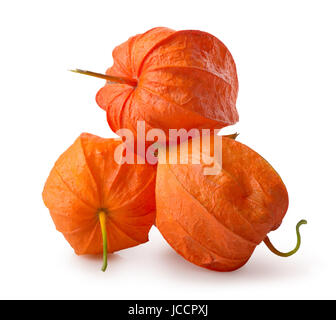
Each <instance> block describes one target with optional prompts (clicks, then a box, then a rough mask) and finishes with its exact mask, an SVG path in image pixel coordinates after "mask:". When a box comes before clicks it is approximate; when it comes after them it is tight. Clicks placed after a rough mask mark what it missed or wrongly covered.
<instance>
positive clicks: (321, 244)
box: [0, 0, 336, 299]
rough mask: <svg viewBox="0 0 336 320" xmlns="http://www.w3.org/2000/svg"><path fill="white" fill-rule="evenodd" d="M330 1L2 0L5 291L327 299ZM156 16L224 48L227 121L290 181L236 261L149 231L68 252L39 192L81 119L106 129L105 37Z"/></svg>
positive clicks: (108, 43)
mask: <svg viewBox="0 0 336 320" xmlns="http://www.w3.org/2000/svg"><path fill="white" fill-rule="evenodd" d="M335 13H336V5H335V2H334V1H284V0H283V1H237V0H235V1H223V0H221V1H211V0H207V1H204V0H203V1H195V0H194V1H181V0H178V1H174V0H170V1H157V0H156V1H98V0H97V1H83V0H82V1H53V2H52V1H33V0H31V1H1V4H0V30H1V38H0V45H1V48H0V85H1V86H0V88H1V89H0V90H1V93H0V103H1V109H0V110H1V111H0V112H1V117H0V124H1V126H0V130H1V157H0V170H1V175H0V187H1V190H0V195H1V213H0V214H1V220H0V221H1V222H0V298H32V299H35V298H63V299H67V298H93V299H96V298H97V299H98V298H103V299H105V298H107V299H154V298H155V299H161V298H162V299H164V298H166V299H173V298H174V299H182V298H183V299H237V298H242V299H246V298H257V299H259V298H271V299H273V298H281V299H294V298H296V299H300V298H336V294H335V285H336V276H335V270H336V256H335V255H336V250H335V235H336V232H335V228H336V209H335V198H336V183H335V182H336V180H335V179H336V175H335V164H336V161H335V160H336V159H335V143H336V135H335V120H336V111H335V110H336V98H335V89H336V88H335V85H336V81H335V79H336V68H335V67H336V41H335V32H336V22H335V21H336V19H335ZM155 26H167V27H170V28H173V29H177V30H180V29H200V30H204V31H207V32H210V33H212V34H214V35H216V36H217V37H218V38H219V39H221V40H222V41H223V42H224V43H225V44H226V45H227V46H228V48H229V49H230V51H231V53H232V54H233V56H234V58H235V61H236V64H237V68H238V75H239V81H240V92H239V98H238V103H237V107H238V111H239V113H240V122H239V124H238V125H236V126H235V127H231V128H226V130H225V132H234V131H236V130H238V131H239V132H240V136H239V139H238V140H239V141H241V142H243V143H245V144H247V145H249V146H250V147H252V148H254V149H255V150H256V151H257V152H259V153H260V154H261V155H263V156H264V157H265V158H266V159H267V160H268V161H269V162H270V163H271V164H272V165H273V166H274V167H275V168H276V170H277V171H278V172H279V173H280V175H281V176H282V178H283V180H284V182H285V184H286V185H287V188H288V192H289V196H290V207H289V211H288V213H287V216H286V217H285V219H284V222H283V224H282V226H281V227H280V228H279V229H278V230H277V231H276V232H273V233H271V234H270V238H271V239H272V241H273V242H274V243H275V245H276V246H277V247H278V248H279V249H280V250H283V251H286V250H290V249H292V247H293V246H294V245H295V241H296V238H295V224H296V222H297V221H298V220H300V219H301V218H306V219H307V220H308V225H306V226H303V227H302V229H301V230H302V247H301V249H300V251H299V253H298V254H297V255H295V256H293V257H290V258H287V259H284V258H280V257H277V256H274V255H272V254H271V253H270V252H269V251H268V250H267V248H266V247H265V246H264V245H263V244H261V245H260V246H259V247H258V248H257V249H256V251H255V253H254V254H253V256H252V258H251V259H250V261H249V262H248V264H247V265H245V266H244V267H243V268H242V269H240V270H238V271H236V272H233V273H217V272H213V271H208V270H205V269H201V268H199V267H196V266H194V265H192V264H190V263H188V262H186V261H184V260H183V259H182V258H181V257H179V256H178V255H177V254H175V252H174V251H173V250H172V249H170V247H169V246H168V245H167V243H166V242H165V241H164V240H163V238H162V237H161V235H160V234H159V232H158V231H157V230H156V229H155V228H153V229H152V231H151V233H150V242H148V243H146V244H144V245H141V246H139V247H136V248H132V249H128V250H125V251H123V252H119V253H116V254H114V255H111V256H110V258H109V267H108V270H107V272H106V273H102V272H101V271H100V267H101V257H97V258H95V257H78V256H76V255H75V254H74V253H73V251H72V249H71V248H70V246H69V245H68V244H67V242H66V241H65V240H64V238H63V236H62V235H61V234H60V233H58V232H57V231H56V230H55V227H54V225H53V222H52V220H51V218H50V216H49V213H48V210H47V209H46V208H45V207H44V205H43V202H42V197H41V192H42V189H43V185H44V182H45V180H46V178H47V176H48V173H49V171H50V169H51V168H52V166H53V163H54V161H55V160H56V159H57V157H58V156H59V155H60V154H61V153H62V152H63V151H64V150H65V149H66V148H67V147H68V146H69V145H70V144H71V143H72V142H73V141H74V140H75V138H76V137H77V136H78V135H79V134H80V133H81V132H83V131H86V132H91V133H94V134H97V135H100V136H103V137H111V136H112V132H111V131H110V129H109V127H108V125H107V123H106V121H105V113H104V111H102V110H101V109H100V108H98V106H97V105H96V103H95V99H94V98H95V93H96V91H97V90H98V89H99V88H100V87H101V86H102V85H103V84H104V81H102V80H99V79H94V78H89V77H84V76H81V75H76V74H73V73H70V72H68V71H67V69H69V68H84V69H89V70H94V71H97V72H104V71H105V69H106V68H107V67H108V66H110V65H112V58H111V52H112V49H113V48H114V46H116V45H118V44H120V43H121V42H123V41H125V40H127V39H128V37H130V36H132V35H134V34H136V33H142V32H144V31H146V30H147V29H149V28H152V27H155Z"/></svg>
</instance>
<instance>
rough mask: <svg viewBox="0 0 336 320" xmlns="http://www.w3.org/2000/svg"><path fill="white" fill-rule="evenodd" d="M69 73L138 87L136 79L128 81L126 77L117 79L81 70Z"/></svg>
mask: <svg viewBox="0 0 336 320" xmlns="http://www.w3.org/2000/svg"><path fill="white" fill-rule="evenodd" d="M69 71H71V72H75V73H80V74H84V75H86V76H91V77H95V78H100V79H105V80H107V81H110V82H116V83H123V84H128V85H130V86H133V87H136V85H137V81H136V80H134V79H128V78H124V77H115V76H110V75H108V74H103V73H97V72H93V71H87V70H81V69H74V70H69Z"/></svg>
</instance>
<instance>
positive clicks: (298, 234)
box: [264, 220, 307, 257]
mask: <svg viewBox="0 0 336 320" xmlns="http://www.w3.org/2000/svg"><path fill="white" fill-rule="evenodd" d="M303 224H307V221H306V220H300V221H299V222H298V223H297V225H296V237H297V243H296V247H295V248H294V249H293V250H292V251H289V252H280V251H279V250H277V249H275V248H274V246H273V244H272V243H271V241H270V239H269V238H268V237H266V238H265V240H264V243H265V244H266V246H267V247H268V249H270V250H271V251H272V252H273V253H275V254H276V255H278V256H280V257H289V256H291V255H293V254H294V253H296V252H297V251H298V250H299V248H300V245H301V235H300V231H299V228H300V226H301V225H303Z"/></svg>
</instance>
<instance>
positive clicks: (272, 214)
mask: <svg viewBox="0 0 336 320" xmlns="http://www.w3.org/2000/svg"><path fill="white" fill-rule="evenodd" d="M210 138H211V139H209V140H206V139H205V138H204V139H202V144H201V146H202V147H201V149H200V148H199V147H198V145H199V144H197V143H195V145H194V147H193V142H199V140H200V138H194V139H192V140H189V141H188V142H187V143H184V144H181V146H180V147H176V148H173V149H170V150H169V151H168V150H167V152H165V153H162V152H161V151H162V150H160V151H159V164H158V170H157V180H156V181H157V182H156V206H157V209H156V212H157V216H156V226H157V227H158V229H159V230H160V232H161V234H162V235H163V237H164V238H165V239H166V240H167V242H168V243H169V244H170V245H171V246H172V247H173V248H174V249H175V250H176V251H177V252H178V253H179V254H180V255H182V256H183V257H184V258H185V259H187V260H189V261H190V262H192V263H194V264H196V265H199V266H201V267H204V268H208V269H212V270H217V271H232V270H235V269H238V268H240V267H241V266H243V265H244V264H245V263H246V262H247V261H248V259H249V258H250V256H251V255H252V253H253V251H254V249H255V248H256V246H257V245H258V244H259V243H260V242H261V241H265V243H266V244H267V246H268V247H269V248H270V249H271V250H272V251H273V252H274V253H276V254H278V255H282V256H289V255H292V254H293V253H295V252H296V251H297V250H298V248H299V246H300V240H301V239H300V234H299V232H298V227H299V226H300V225H301V224H303V223H306V221H304V220H302V221H300V222H299V224H298V226H297V236H298V244H297V246H296V248H295V249H294V250H292V251H291V252H289V253H281V252H279V251H277V250H276V249H275V248H274V247H273V246H272V245H271V243H270V241H269V239H268V238H267V234H268V233H269V232H270V231H272V230H275V229H277V228H278V227H279V226H280V224H281V222H282V219H283V217H284V216H285V213H286V211H287V208H288V194H287V190H286V187H285V185H284V183H283V182H282V180H281V178H280V176H279V175H278V174H277V172H276V171H275V170H274V169H273V168H272V167H271V165H270V164H269V163H268V162H267V161H266V160H264V159H263V158H262V157H261V156H260V155H259V154H257V153H256V152H255V151H253V150H252V149H250V148H248V147H247V146H245V145H244V144H242V143H239V142H237V141H235V140H233V139H229V138H225V137H219V139H221V140H222V147H221V149H220V151H219V152H218V154H217V156H215V161H214V162H213V164H214V168H217V174H213V175H207V174H205V171H204V170H207V169H209V168H210V167H211V166H212V165H211V158H210V157H212V156H213V155H215V154H214V145H215V143H214V137H213V136H211V137H210ZM186 147H188V150H186V149H185V148H186ZM182 148H183V149H182ZM182 150H183V151H182ZM200 150H201V151H200ZM218 155H221V156H222V160H220V157H218ZM169 157H171V158H170V159H178V161H177V163H176V162H175V164H172V163H169V161H171V160H169ZM180 157H181V158H180ZM195 161H196V162H195ZM197 161H199V162H198V163H197ZM172 199H173V201H172Z"/></svg>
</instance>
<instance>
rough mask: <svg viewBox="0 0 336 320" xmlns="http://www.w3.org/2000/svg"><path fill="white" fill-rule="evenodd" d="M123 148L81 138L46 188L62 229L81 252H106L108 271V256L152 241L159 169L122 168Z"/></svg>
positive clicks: (47, 202) (49, 204) (85, 136)
mask: <svg viewBox="0 0 336 320" xmlns="http://www.w3.org/2000/svg"><path fill="white" fill-rule="evenodd" d="M121 147H122V142H121V141H120V140H115V139H103V138H100V137H97V136H94V135H91V134H86V133H84V134H81V136H80V137H79V138H77V140H76V141H75V142H74V144H73V145H72V146H70V148H69V149H67V150H66V151H65V152H64V153H63V154H62V155H61V156H60V157H59V159H58V160H57V161H56V163H55V166H54V167H53V169H52V170H51V172H50V175H49V177H48V179H47V182H46V184H45V187H44V190H43V200H44V203H45V205H46V206H47V207H48V208H49V211H50V215H51V217H52V219H53V221H54V223H55V226H56V228H57V230H58V231H60V232H62V233H63V235H64V237H65V239H66V240H67V241H68V242H69V244H70V245H71V246H72V247H73V249H74V250H75V252H76V254H78V255H82V254H100V253H103V254H104V264H103V268H102V269H103V270H104V271H105V269H106V265H107V253H112V252H115V251H118V250H121V249H125V248H129V247H133V246H136V245H138V244H141V243H144V242H146V241H148V232H149V230H150V228H151V226H152V225H153V223H154V219H155V194H154V193H155V176H156V167H155V166H151V165H148V164H126V163H124V164H119V163H120V161H119V160H118V159H119V158H120V157H122V152H119V153H118V152H116V149H117V148H121ZM120 150H121V149H120ZM115 154H117V156H116V157H117V158H116V159H115ZM118 154H119V156H118ZM118 157H119V158H118Z"/></svg>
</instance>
